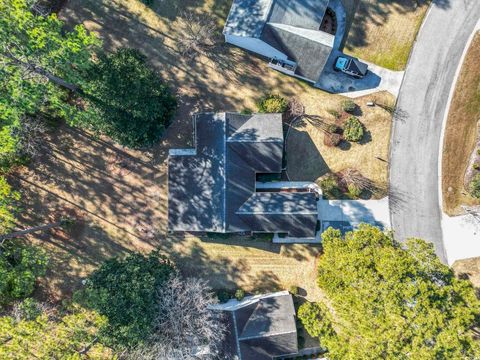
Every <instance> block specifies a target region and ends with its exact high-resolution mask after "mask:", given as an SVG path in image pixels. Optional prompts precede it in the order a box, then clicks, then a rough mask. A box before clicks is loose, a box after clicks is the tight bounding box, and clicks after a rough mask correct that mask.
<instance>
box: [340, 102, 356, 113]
mask: <svg viewBox="0 0 480 360" xmlns="http://www.w3.org/2000/svg"><path fill="white" fill-rule="evenodd" d="M356 107H357V105H356V104H355V102H354V101H353V100H350V99H347V100H343V101H342V110H343V111H345V112H347V113H352V112H354V111H355V108H356Z"/></svg>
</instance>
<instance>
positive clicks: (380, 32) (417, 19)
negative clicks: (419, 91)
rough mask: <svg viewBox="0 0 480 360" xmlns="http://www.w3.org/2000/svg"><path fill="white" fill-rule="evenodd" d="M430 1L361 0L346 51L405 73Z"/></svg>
mask: <svg viewBox="0 0 480 360" xmlns="http://www.w3.org/2000/svg"><path fill="white" fill-rule="evenodd" d="M429 4H430V0H375V1H372V0H359V4H358V8H357V12H356V14H355V17H354V19H353V23H352V25H351V26H350V31H349V33H348V37H347V41H346V44H345V49H344V51H345V52H346V53H347V54H350V55H353V56H356V57H359V58H361V59H364V60H366V61H370V62H372V63H375V64H377V65H380V66H383V67H385V68H387V69H391V70H404V69H405V66H406V64H407V61H408V57H409V54H410V50H411V48H412V45H413V42H414V40H415V37H416V35H417V32H418V30H419V29H420V25H421V24H422V21H423V18H424V17H425V13H426V11H427V9H428V6H429Z"/></svg>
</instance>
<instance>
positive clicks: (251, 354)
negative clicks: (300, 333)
mask: <svg viewBox="0 0 480 360" xmlns="http://www.w3.org/2000/svg"><path fill="white" fill-rule="evenodd" d="M244 303H245V304H244V305H243V304H242V303H240V305H239V306H238V307H237V308H236V309H234V310H233V311H227V318H228V319H229V320H230V321H229V322H228V326H229V328H228V335H227V338H226V343H227V344H229V346H228V348H229V350H230V352H233V351H232V337H233V338H234V339H235V341H236V343H237V346H236V355H238V357H239V358H240V359H241V360H263V359H265V360H271V359H272V358H273V357H278V356H287V355H295V354H297V353H298V342H297V328H296V324H295V307H294V305H293V299H292V296H291V295H290V294H289V293H288V292H287V291H282V292H279V293H274V294H268V295H265V296H263V297H260V298H257V299H255V300H254V301H251V300H246V301H245V302H244Z"/></svg>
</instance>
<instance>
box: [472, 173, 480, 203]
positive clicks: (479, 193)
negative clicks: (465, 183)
mask: <svg viewBox="0 0 480 360" xmlns="http://www.w3.org/2000/svg"><path fill="white" fill-rule="evenodd" d="M470 194H472V196H473V197H476V198H477V199H480V174H478V175H475V176H474V177H473V179H472V181H471V182H470Z"/></svg>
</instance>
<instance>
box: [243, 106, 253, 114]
mask: <svg viewBox="0 0 480 360" xmlns="http://www.w3.org/2000/svg"><path fill="white" fill-rule="evenodd" d="M240 114H242V115H251V114H253V111H252V110H250V109H248V108H244V109H242V111H240Z"/></svg>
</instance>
